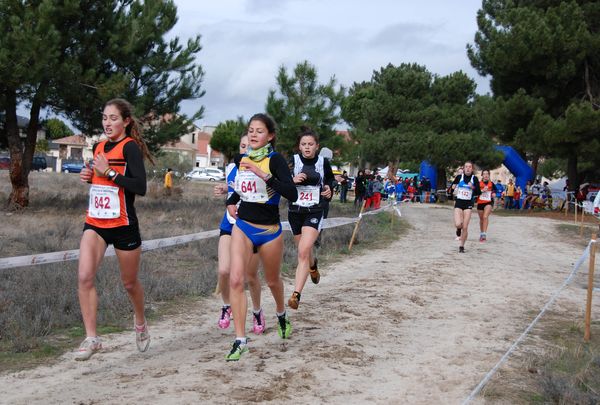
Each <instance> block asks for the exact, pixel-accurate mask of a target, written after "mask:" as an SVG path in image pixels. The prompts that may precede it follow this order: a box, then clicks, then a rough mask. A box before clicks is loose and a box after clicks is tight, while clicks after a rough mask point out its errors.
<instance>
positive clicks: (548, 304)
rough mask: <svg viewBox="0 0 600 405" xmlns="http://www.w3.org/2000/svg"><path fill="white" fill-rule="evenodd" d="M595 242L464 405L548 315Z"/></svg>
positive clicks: (464, 403) (468, 401)
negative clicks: (546, 314)
mask: <svg viewBox="0 0 600 405" xmlns="http://www.w3.org/2000/svg"><path fill="white" fill-rule="evenodd" d="M595 242H596V241H590V243H588V245H587V247H586V248H585V250H584V252H583V254H582V255H581V257H580V258H579V259H578V260H577V262H576V263H575V265H573V270H572V271H571V274H569V276H568V277H567V278H566V279H565V281H564V282H563V283H562V285H561V286H560V287H559V288H558V290H556V291H555V292H554V294H552V297H550V300H548V302H547V303H546V305H544V307H543V308H542V310H541V311H540V313H539V314H538V315H537V316H536V317H535V319H534V320H533V321H532V322H531V323H530V324H529V326H528V327H527V328H526V329H525V331H524V332H523V333H521V335H520V336H519V337H518V338H517V340H515V342H514V343H513V344H512V345H511V346H510V348H509V349H508V350H507V351H506V353H504V356H502V358H500V360H499V361H498V363H496V365H495V366H494V367H492V369H491V370H490V371H489V372H488V373H487V374H486V375H485V377H483V379H482V380H481V382H480V383H479V384H478V385H477V387H475V389H474V390H473V391H472V392H471V394H470V395H469V396H468V397H467V398H466V399H465V400H464V401H463V402H462V403H463V405H466V404H468V403H470V402H471V401H472V400H473V399H474V398H475V397H476V396H477V395H478V394H479V393H480V392H481V390H482V389H483V387H485V385H486V384H487V383H488V382H489V381H490V379H491V378H492V377H493V376H494V374H496V372H497V371H498V369H499V368H500V367H501V366H502V364H504V362H505V361H506V360H507V359H508V357H509V356H510V355H511V354H512V352H514V351H515V349H516V348H517V346H518V345H519V343H521V342H522V341H523V339H525V337H526V336H527V335H528V334H529V332H530V331H531V329H532V328H533V327H534V326H535V324H536V323H537V322H538V321H539V320H540V318H541V317H542V316H543V315H544V313H546V311H547V310H548V308H550V306H551V305H552V304H553V303H554V301H556V299H557V298H558V296H559V295H560V293H561V292H562V290H564V289H565V287H567V286H568V285H569V284H570V283H571V281H572V280H573V277H575V274H577V271H578V270H579V267H581V265H582V264H583V262H584V261H585V259H587V257H588V256H589V254H590V247H591V246H592V243H595Z"/></svg>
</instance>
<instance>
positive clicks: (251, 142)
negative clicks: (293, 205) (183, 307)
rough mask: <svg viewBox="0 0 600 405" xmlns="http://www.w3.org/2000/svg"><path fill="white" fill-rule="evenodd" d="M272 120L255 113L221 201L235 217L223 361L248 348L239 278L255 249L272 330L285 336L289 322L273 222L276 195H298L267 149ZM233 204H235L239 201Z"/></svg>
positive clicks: (276, 217)
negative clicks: (229, 322)
mask: <svg viewBox="0 0 600 405" xmlns="http://www.w3.org/2000/svg"><path fill="white" fill-rule="evenodd" d="M274 144H275V122H274V121H273V119H272V118H271V117H269V116H268V115H266V114H255V115H254V116H253V117H252V118H250V121H249V124H248V150H247V153H246V154H245V155H243V156H240V157H238V158H236V159H235V164H236V165H237V166H238V172H237V175H236V179H235V192H234V193H233V194H232V195H231V196H230V197H229V198H228V199H227V210H228V211H229V214H230V215H231V216H232V217H234V218H236V222H235V225H234V226H233V231H232V233H231V247H230V249H231V254H230V257H231V258H230V260H231V264H230V273H229V291H230V294H229V296H230V300H231V308H232V310H233V324H234V326H235V334H236V339H235V341H234V342H233V345H232V347H231V350H230V352H229V353H228V354H227V356H226V360H227V361H237V360H239V359H240V357H241V355H242V354H244V353H245V352H247V351H248V349H247V345H246V343H247V338H246V330H245V329H246V312H247V307H248V302H247V297H246V293H245V291H244V280H245V278H246V272H247V271H248V270H249V263H250V259H251V257H252V255H253V253H254V252H256V251H258V254H259V256H260V261H261V262H262V263H263V268H264V272H265V273H264V275H265V281H266V283H267V285H268V286H269V288H270V289H271V293H272V294H273V298H274V299H275V309H276V313H277V332H278V333H279V336H280V337H281V338H282V339H287V338H288V337H289V335H290V333H291V331H292V326H291V324H290V321H289V319H288V317H287V315H286V312H285V303H284V298H283V294H284V291H283V280H282V279H281V269H280V267H281V260H282V255H283V237H282V234H281V222H280V220H279V200H280V198H281V196H283V197H285V198H286V199H288V200H289V201H296V200H297V199H298V193H297V191H296V186H295V185H294V182H293V181H292V175H291V174H290V170H289V168H288V166H287V163H286V161H285V159H284V158H283V156H281V155H280V154H279V153H277V152H275V151H274V150H273V146H274ZM240 200H241V202H240V205H239V207H238V206H237V205H236V204H237V203H238V201H240Z"/></svg>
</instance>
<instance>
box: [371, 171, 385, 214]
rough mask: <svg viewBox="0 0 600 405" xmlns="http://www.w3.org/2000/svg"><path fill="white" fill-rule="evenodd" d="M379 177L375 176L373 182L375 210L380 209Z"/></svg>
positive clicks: (381, 187)
mask: <svg viewBox="0 0 600 405" xmlns="http://www.w3.org/2000/svg"><path fill="white" fill-rule="evenodd" d="M381 180H382V179H381V176H379V175H377V177H375V180H374V181H373V203H374V205H375V209H376V210H377V209H379V208H381V192H382V191H383V182H382V181H381Z"/></svg>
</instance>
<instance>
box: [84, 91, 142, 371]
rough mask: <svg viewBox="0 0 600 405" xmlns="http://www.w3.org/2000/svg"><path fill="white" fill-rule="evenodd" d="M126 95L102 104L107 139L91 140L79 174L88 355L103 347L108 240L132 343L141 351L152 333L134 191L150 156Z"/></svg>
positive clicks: (139, 189)
mask: <svg viewBox="0 0 600 405" xmlns="http://www.w3.org/2000/svg"><path fill="white" fill-rule="evenodd" d="M132 110H133V107H132V106H131V105H130V104H129V103H128V102H127V101H125V100H122V99H114V100H111V101H109V102H107V103H106V105H105V106H104V111H103V113H102V126H103V127H104V134H105V135H106V137H107V138H108V139H107V140H105V141H102V142H100V143H98V144H96V145H94V165H93V169H92V168H90V167H85V168H84V169H83V170H82V171H81V173H80V175H79V177H80V179H81V181H83V182H86V183H91V187H90V197H89V203H88V211H87V216H86V221H85V226H84V227H83V236H82V237H81V244H80V248H79V269H78V293H79V305H80V306H81V315H82V317H83V324H84V326H85V332H86V339H85V340H84V341H83V342H82V343H81V346H80V347H79V349H78V350H77V352H76V353H75V359H76V360H87V359H89V358H90V357H91V356H92V355H93V354H94V353H95V352H97V351H98V350H100V349H102V342H101V340H100V338H99V337H98V336H97V333H96V313H97V308H98V295H97V292H96V286H95V279H96V272H97V271H98V267H99V266H100V262H101V261H102V259H103V257H104V253H105V251H106V248H107V246H108V245H110V244H112V245H113V246H114V248H115V253H116V255H117V259H118V261H119V267H120V269H121V280H122V281H123V285H124V287H125V290H126V291H127V294H128V295H129V299H130V300H131V303H132V304H133V309H134V313H135V316H134V328H135V334H136V344H137V348H138V350H139V351H141V352H144V351H146V350H147V349H148V346H149V345H150V334H149V333H148V327H147V325H146V318H145V316H144V290H143V288H142V285H141V283H140V281H139V279H138V271H139V268H140V256H141V252H142V250H141V245H142V239H141V237H140V231H139V227H138V220H137V216H136V213H135V207H134V201H135V196H136V194H137V195H144V194H146V170H145V168H144V157H147V158H148V159H149V160H150V161H152V156H151V155H150V153H149V152H148V148H147V147H146V144H145V143H144V141H143V139H142V137H141V132H140V128H139V126H138V124H137V122H136V120H135V118H134V117H133V116H132Z"/></svg>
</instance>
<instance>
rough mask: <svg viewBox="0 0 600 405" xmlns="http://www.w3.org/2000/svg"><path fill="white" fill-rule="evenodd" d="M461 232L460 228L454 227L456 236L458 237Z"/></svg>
mask: <svg viewBox="0 0 600 405" xmlns="http://www.w3.org/2000/svg"><path fill="white" fill-rule="evenodd" d="M461 233H462V230H461V228H456V236H458V237H459V238H460V234H461Z"/></svg>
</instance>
